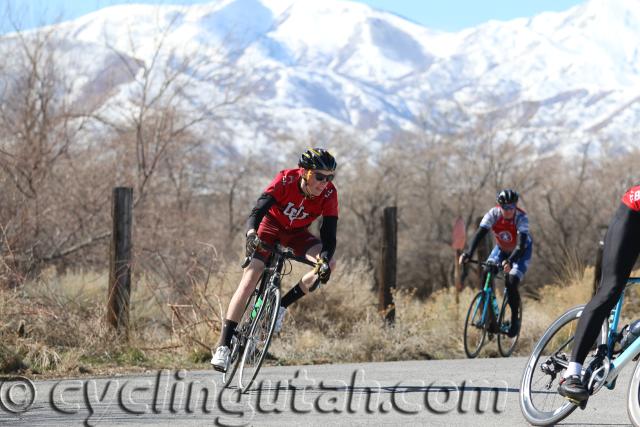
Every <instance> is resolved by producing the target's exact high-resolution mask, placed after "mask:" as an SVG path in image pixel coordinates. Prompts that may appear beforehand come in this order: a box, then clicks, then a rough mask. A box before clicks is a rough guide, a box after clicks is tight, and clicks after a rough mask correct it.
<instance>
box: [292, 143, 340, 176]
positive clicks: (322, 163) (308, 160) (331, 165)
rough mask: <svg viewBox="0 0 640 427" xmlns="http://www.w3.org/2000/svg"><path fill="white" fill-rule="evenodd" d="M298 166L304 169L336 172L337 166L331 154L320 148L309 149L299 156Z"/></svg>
mask: <svg viewBox="0 0 640 427" xmlns="http://www.w3.org/2000/svg"><path fill="white" fill-rule="evenodd" d="M298 166H300V167H301V168H305V169H323V170H328V171H333V170H336V167H337V166H338V164H337V163H336V159H334V158H333V156H332V155H331V153H329V152H328V151H327V150H324V149H322V148H310V149H308V150H307V151H305V152H304V153H302V155H301V156H300V160H298Z"/></svg>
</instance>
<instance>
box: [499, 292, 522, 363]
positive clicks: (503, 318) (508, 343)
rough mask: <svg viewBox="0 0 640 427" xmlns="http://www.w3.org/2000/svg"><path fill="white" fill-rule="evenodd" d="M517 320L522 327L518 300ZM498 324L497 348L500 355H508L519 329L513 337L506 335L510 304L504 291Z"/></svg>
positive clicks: (516, 340) (516, 338)
mask: <svg viewBox="0 0 640 427" xmlns="http://www.w3.org/2000/svg"><path fill="white" fill-rule="evenodd" d="M518 320H519V321H520V325H521V327H522V301H520V307H519V309H518ZM498 325H499V326H498V327H499V328H500V332H499V333H498V350H499V351H500V354H501V355H502V357H509V356H511V353H513V350H514V348H515V347H516V344H517V343H518V338H519V337H520V331H518V334H517V335H516V336H515V337H509V336H508V335H507V331H508V330H509V328H510V327H511V306H510V305H509V297H508V295H507V294H506V293H505V295H504V300H503V301H502V309H501V310H500V317H499V320H498Z"/></svg>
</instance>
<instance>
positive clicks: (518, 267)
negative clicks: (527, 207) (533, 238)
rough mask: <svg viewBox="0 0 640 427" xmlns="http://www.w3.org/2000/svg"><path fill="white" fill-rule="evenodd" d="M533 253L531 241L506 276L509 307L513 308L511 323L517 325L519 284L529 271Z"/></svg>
mask: <svg viewBox="0 0 640 427" xmlns="http://www.w3.org/2000/svg"><path fill="white" fill-rule="evenodd" d="M532 254H533V242H529V243H528V244H527V246H526V248H525V250H524V253H523V254H522V256H521V257H520V259H519V260H518V262H515V263H514V264H513V265H512V267H511V271H510V272H509V274H507V275H506V277H505V285H506V289H507V296H508V297H509V300H508V302H509V307H510V308H511V324H512V325H516V323H517V317H518V310H519V309H520V291H519V290H518V285H519V284H520V282H521V281H522V279H523V278H524V275H525V274H526V273H527V269H528V268H529V264H530V262H531V256H532Z"/></svg>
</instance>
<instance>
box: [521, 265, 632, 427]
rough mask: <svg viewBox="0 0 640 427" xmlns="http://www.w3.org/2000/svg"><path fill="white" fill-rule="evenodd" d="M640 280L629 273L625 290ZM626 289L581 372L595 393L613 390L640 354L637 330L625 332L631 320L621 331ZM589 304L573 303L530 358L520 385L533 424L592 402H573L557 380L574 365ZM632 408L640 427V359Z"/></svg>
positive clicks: (524, 407) (523, 405)
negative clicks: (578, 334)
mask: <svg viewBox="0 0 640 427" xmlns="http://www.w3.org/2000/svg"><path fill="white" fill-rule="evenodd" d="M638 283H640V277H632V278H629V280H628V281H627V288H626V289H628V288H629V286H628V285H630V284H638ZM626 289H625V292H626ZM625 292H623V293H622V295H621V296H620V299H619V300H618V303H617V304H616V306H615V307H614V308H613V310H611V315H610V316H609V318H608V319H606V320H605V321H604V322H603V324H602V327H601V329H600V334H599V336H598V338H597V340H596V342H595V343H594V346H593V347H592V349H591V351H590V352H589V355H588V356H587V359H586V360H585V362H584V365H583V369H582V377H583V381H584V382H585V384H586V385H587V389H588V390H589V394H590V395H594V394H596V393H597V392H598V391H600V390H601V389H602V387H603V386H604V387H606V388H608V389H609V390H613V389H614V388H615V386H616V380H617V378H618V375H619V374H620V371H621V370H622V369H623V368H624V366H625V365H626V364H627V363H629V362H630V361H636V360H637V359H638V357H640V340H638V339H636V340H635V341H634V340H633V337H634V336H635V335H633V334H632V335H631V336H629V337H626V336H627V335H628V334H629V332H628V331H629V327H628V325H627V326H624V327H622V328H620V329H619V330H618V324H619V321H620V313H621V311H622V304H623V301H624V294H625ZM584 307H585V306H584V305H580V306H577V307H573V308H571V309H569V310H568V311H567V312H565V313H564V314H563V315H561V316H560V317H559V318H558V319H556V320H555V321H554V322H553V323H552V324H551V326H549V328H548V329H547V330H546V331H545V333H544V334H543V335H542V338H540V340H539V341H538V343H537V344H536V346H535V348H534V349H533V352H532V353H531V356H530V357H529V360H528V361H527V365H526V367H525V370H524V373H523V375H522V383H521V385H520V409H521V410H522V414H523V415H524V417H525V418H526V419H527V421H529V422H530V423H531V424H534V425H541V426H545V425H550V424H555V423H557V422H559V421H560V420H562V419H564V418H566V417H567V416H568V415H569V414H571V413H572V412H573V411H574V410H575V409H576V408H578V407H581V408H582V409H584V408H585V407H586V405H587V402H588V401H584V402H582V403H574V402H571V401H569V400H567V399H565V398H564V397H562V396H560V394H558V393H557V389H558V383H559V381H560V379H562V376H563V375H562V374H563V372H564V370H565V369H566V368H567V366H569V358H570V356H571V352H572V351H573V343H574V337H575V332H576V327H577V326H578V321H579V320H580V316H582V312H583V310H584ZM625 337H626V338H625ZM622 344H625V345H624V346H623V345H622ZM589 400H590V399H589ZM627 412H628V415H629V419H630V420H631V422H632V423H633V425H634V426H640V364H636V367H635V370H634V372H633V376H632V378H631V382H630V384H629V392H628V397H627Z"/></svg>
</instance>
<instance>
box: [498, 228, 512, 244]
mask: <svg viewBox="0 0 640 427" xmlns="http://www.w3.org/2000/svg"><path fill="white" fill-rule="evenodd" d="M498 239H499V240H502V241H503V242H510V241H511V240H513V239H512V237H511V233H509V232H508V231H501V232H500V233H499V234H498Z"/></svg>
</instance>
